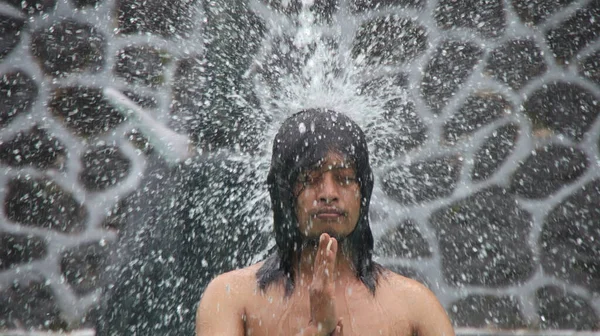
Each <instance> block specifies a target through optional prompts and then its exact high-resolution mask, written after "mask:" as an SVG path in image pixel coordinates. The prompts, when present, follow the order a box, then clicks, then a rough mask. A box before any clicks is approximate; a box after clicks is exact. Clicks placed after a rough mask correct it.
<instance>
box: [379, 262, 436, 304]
mask: <svg viewBox="0 0 600 336" xmlns="http://www.w3.org/2000/svg"><path fill="white" fill-rule="evenodd" d="M382 280H383V281H381V282H380V284H381V285H382V287H383V288H384V289H385V291H386V292H387V293H389V294H393V295H401V296H403V297H407V296H410V297H415V298H419V299H434V300H437V299H436V297H435V295H434V294H433V292H432V291H431V290H430V289H429V288H427V286H425V285H424V284H423V283H421V282H419V281H417V280H415V279H412V278H410V277H408V276H405V275H402V274H398V273H395V272H393V271H391V270H389V269H384V270H383V271H382Z"/></svg>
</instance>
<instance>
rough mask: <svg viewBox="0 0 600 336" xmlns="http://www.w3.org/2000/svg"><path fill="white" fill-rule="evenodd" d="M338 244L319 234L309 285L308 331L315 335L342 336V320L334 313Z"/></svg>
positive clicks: (331, 238)
mask: <svg viewBox="0 0 600 336" xmlns="http://www.w3.org/2000/svg"><path fill="white" fill-rule="evenodd" d="M337 251H338V242H337V240H336V239H335V238H333V237H330V236H329V235H328V234H327V233H323V234H321V237H320V239H319V247H318V250H317V255H316V257H315V264H314V271H313V280H312V283H311V285H310V289H309V294H310V329H312V330H315V331H316V335H335V336H339V335H343V326H342V319H341V318H340V319H338V318H337V314H336V311H335V282H334V272H335V264H336V256H337Z"/></svg>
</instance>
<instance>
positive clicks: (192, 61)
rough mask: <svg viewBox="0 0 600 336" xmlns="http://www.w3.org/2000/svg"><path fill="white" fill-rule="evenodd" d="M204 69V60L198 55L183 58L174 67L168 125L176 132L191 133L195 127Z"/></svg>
mask: <svg viewBox="0 0 600 336" xmlns="http://www.w3.org/2000/svg"><path fill="white" fill-rule="evenodd" d="M205 71H206V60H204V59H202V57H200V56H196V57H189V58H184V59H182V60H180V61H179V62H178V63H177V65H176V67H175V72H174V74H173V86H172V89H171V90H172V92H173V93H172V95H173V101H172V103H171V111H170V119H169V127H170V128H171V129H173V130H174V131H176V132H180V133H186V134H191V133H192V132H193V130H194V129H195V128H196V124H197V123H198V121H197V120H196V119H197V118H198V115H197V110H198V109H199V108H200V107H201V106H202V105H201V104H200V101H201V100H200V99H201V98H202V93H201V92H202V90H203V88H204V84H203V78H204V76H206V72H205Z"/></svg>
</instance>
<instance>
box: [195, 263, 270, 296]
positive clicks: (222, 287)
mask: <svg viewBox="0 0 600 336" xmlns="http://www.w3.org/2000/svg"><path fill="white" fill-rule="evenodd" d="M261 265H262V262H261V263H258V264H254V265H251V266H248V267H244V268H240V269H236V270H232V271H229V272H225V273H223V274H220V275H218V276H216V277H215V278H214V279H212V280H211V281H210V283H209V284H208V286H207V287H206V289H205V291H204V294H203V295H205V294H206V293H207V292H217V293H227V294H238V295H239V294H244V293H248V292H252V291H254V289H255V288H256V271H257V270H258V269H259V268H260V266H261Z"/></svg>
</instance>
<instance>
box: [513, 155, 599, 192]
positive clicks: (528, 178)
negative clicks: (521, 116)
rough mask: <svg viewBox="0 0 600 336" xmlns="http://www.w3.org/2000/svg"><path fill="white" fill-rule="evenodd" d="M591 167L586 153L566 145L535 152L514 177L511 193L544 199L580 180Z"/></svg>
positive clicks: (519, 166) (517, 170) (519, 167)
mask: <svg viewBox="0 0 600 336" xmlns="http://www.w3.org/2000/svg"><path fill="white" fill-rule="evenodd" d="M588 166H589V160H588V158H587V156H586V155H585V153H583V152H582V151H580V150H578V149H575V148H571V147H566V146H562V145H547V146H544V147H541V148H537V149H535V151H533V153H532V154H531V155H530V156H529V157H527V159H525V161H523V162H522V163H521V164H519V165H518V168H517V169H516V170H515V172H514V173H513V175H512V176H511V183H510V191H511V192H512V193H514V194H516V195H519V196H522V197H526V198H534V199H540V198H545V197H547V196H550V195H551V194H553V193H555V192H556V191H558V190H559V189H560V188H562V187H564V186H566V185H568V184H570V183H572V182H574V181H575V180H577V179H578V178H579V177H580V176H581V175H583V173H585V171H586V170H587V168H588Z"/></svg>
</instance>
